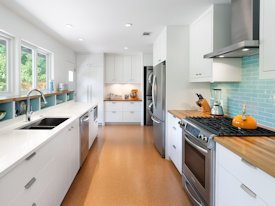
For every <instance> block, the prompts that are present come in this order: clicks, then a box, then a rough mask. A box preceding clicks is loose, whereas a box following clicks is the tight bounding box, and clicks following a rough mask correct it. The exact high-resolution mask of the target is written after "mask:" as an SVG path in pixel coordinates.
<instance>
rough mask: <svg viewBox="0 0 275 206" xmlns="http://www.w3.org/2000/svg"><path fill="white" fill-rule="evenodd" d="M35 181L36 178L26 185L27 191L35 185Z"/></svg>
mask: <svg viewBox="0 0 275 206" xmlns="http://www.w3.org/2000/svg"><path fill="white" fill-rule="evenodd" d="M35 181H36V178H35V177H33V178H32V179H31V180H30V181H29V182H28V183H27V184H26V185H25V189H29V188H30V187H31V186H32V185H33V183H35Z"/></svg>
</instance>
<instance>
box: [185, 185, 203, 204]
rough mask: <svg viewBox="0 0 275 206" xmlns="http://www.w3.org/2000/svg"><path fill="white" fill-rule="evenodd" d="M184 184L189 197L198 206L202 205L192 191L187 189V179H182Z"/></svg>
mask: <svg viewBox="0 0 275 206" xmlns="http://www.w3.org/2000/svg"><path fill="white" fill-rule="evenodd" d="M184 184H185V188H186V191H187V193H188V194H189V195H190V197H191V198H192V199H193V200H194V201H195V202H196V203H197V205H198V206H204V205H203V204H202V203H201V202H199V201H198V200H197V199H196V198H195V197H194V196H193V195H192V193H191V192H190V191H189V189H188V186H187V184H189V183H188V182H187V181H184Z"/></svg>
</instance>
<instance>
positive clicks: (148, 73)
mask: <svg viewBox="0 0 275 206" xmlns="http://www.w3.org/2000/svg"><path fill="white" fill-rule="evenodd" d="M152 77H153V67H152V66H146V67H144V91H145V92H144V100H145V101H144V123H145V125H146V126H151V125H153V121H152V119H151V111H150V110H149V106H150V105H151V103H152V80H153V78H152ZM151 110H152V108H151Z"/></svg>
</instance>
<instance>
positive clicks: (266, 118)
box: [210, 55, 275, 128]
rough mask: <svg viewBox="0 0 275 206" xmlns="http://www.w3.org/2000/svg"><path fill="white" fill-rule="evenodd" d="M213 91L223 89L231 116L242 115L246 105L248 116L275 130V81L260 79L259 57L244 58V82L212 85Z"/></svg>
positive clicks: (225, 106)
mask: <svg viewBox="0 0 275 206" xmlns="http://www.w3.org/2000/svg"><path fill="white" fill-rule="evenodd" d="M210 87H211V89H214V88H220V89H222V96H223V107H224V111H225V112H226V113H227V114H229V115H230V116H235V115H237V114H241V112H242V105H243V104H246V106H247V114H250V115H252V116H253V117H254V118H256V120H257V122H258V123H259V124H262V125H265V126H269V127H273V128H275V100H274V99H273V98H274V95H275V80H263V79H259V55H254V56H250V57H243V59H242V81H241V82H228V83H212V84H211V86H210Z"/></svg>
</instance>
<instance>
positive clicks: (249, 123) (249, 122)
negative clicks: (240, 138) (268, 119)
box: [232, 115, 257, 129]
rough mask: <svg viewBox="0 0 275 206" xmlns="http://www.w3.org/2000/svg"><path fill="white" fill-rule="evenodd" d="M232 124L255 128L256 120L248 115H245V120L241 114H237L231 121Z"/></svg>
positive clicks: (243, 127) (244, 127)
mask: <svg viewBox="0 0 275 206" xmlns="http://www.w3.org/2000/svg"><path fill="white" fill-rule="evenodd" d="M232 125H233V126H235V127H239V128H242V129H256V128H257V122H256V120H255V119H254V118H253V117H251V116H250V115H245V120H244V119H243V115H237V116H235V117H234V119H233V121H232Z"/></svg>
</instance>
